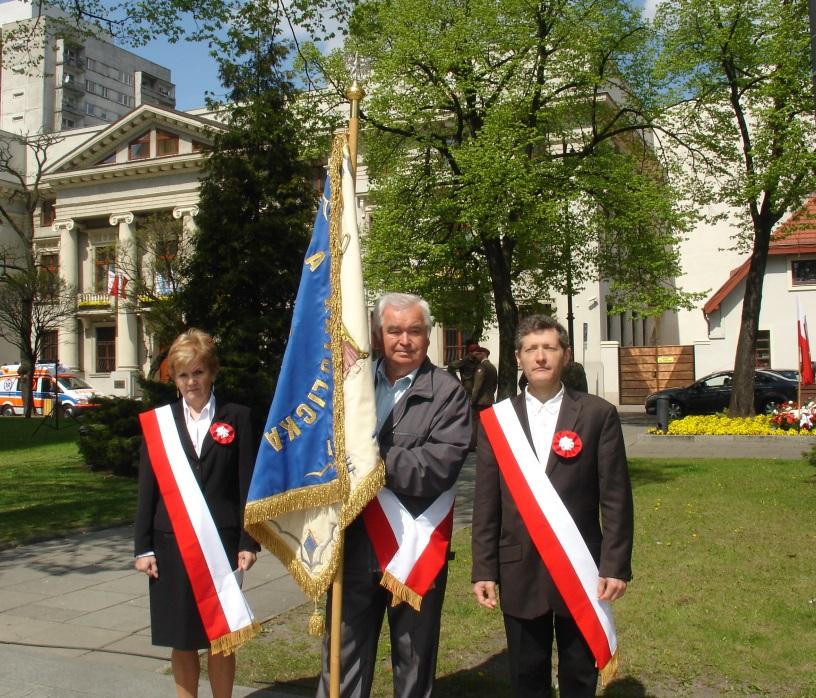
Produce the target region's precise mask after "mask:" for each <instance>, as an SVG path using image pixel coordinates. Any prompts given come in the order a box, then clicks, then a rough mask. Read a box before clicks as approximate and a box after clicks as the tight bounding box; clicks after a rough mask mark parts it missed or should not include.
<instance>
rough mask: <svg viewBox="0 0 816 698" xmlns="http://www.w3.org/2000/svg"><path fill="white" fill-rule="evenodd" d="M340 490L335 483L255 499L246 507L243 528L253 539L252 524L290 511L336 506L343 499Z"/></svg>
mask: <svg viewBox="0 0 816 698" xmlns="http://www.w3.org/2000/svg"><path fill="white" fill-rule="evenodd" d="M342 489H343V487H342V485H341V483H340V482H338V481H335V482H332V483H329V484H327V485H322V486H312V487H299V488H297V489H292V490H287V491H286V492H281V493H280V494H276V495H273V496H272V497H267V498H265V499H256V500H255V501H254V502H250V503H248V504H247V505H246V510H245V512H244V524H245V528H246V530H247V531H248V532H249V533H250V534H252V535H253V537H255V536H254V533H253V530H252V528H250V526H251V525H252V524H257V523H263V522H264V521H269V519H274V518H275V517H276V516H279V515H280V514H288V513H289V512H292V511H300V510H301V509H310V508H313V507H323V506H329V505H331V504H337V503H339V502H341V501H342V499H343V492H342Z"/></svg>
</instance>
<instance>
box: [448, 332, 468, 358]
mask: <svg viewBox="0 0 816 698" xmlns="http://www.w3.org/2000/svg"><path fill="white" fill-rule="evenodd" d="M466 346H467V342H466V340H465V333H464V332H462V330H457V329H448V328H447V327H446V328H445V333H444V346H443V356H444V357H445V358H444V361H445V365H447V364H449V363H451V362H452V361H456V360H457V359H461V358H462V357H463V356H464V355H465V347H466Z"/></svg>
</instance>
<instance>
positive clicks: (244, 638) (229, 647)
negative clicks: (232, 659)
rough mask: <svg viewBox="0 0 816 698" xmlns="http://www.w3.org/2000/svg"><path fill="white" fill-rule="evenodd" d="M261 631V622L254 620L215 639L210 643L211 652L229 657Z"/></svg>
mask: <svg viewBox="0 0 816 698" xmlns="http://www.w3.org/2000/svg"><path fill="white" fill-rule="evenodd" d="M260 632H261V624H260V623H259V622H258V621H257V620H253V621H252V623H251V625H247V626H246V627H244V628H241V629H239V630H235V631H234V632H231V633H227V634H226V635H222V636H221V637H218V638H216V639H215V640H213V641H212V642H211V643H210V652H212V653H213V654H223V655H224V656H225V657H228V656H229V655H231V654H232V653H233V652H235V650H237V649H238V648H239V647H240V646H241V645H244V644H246V643H247V642H249V641H250V640H251V639H252V638H253V637H255V636H256V635H258V634H259V633H260Z"/></svg>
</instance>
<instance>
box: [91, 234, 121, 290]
mask: <svg viewBox="0 0 816 698" xmlns="http://www.w3.org/2000/svg"><path fill="white" fill-rule="evenodd" d="M115 271H116V248H115V247H114V246H113V245H105V246H99V247H96V248H94V291H96V292H97V293H107V292H108V286H109V280H110V279H112V278H113V275H114V273H115Z"/></svg>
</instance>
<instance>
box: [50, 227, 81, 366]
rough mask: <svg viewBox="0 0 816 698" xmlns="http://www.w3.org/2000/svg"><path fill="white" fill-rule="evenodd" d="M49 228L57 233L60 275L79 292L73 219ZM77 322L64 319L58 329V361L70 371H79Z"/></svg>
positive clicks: (72, 288) (77, 253)
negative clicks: (58, 238)
mask: <svg viewBox="0 0 816 698" xmlns="http://www.w3.org/2000/svg"><path fill="white" fill-rule="evenodd" d="M51 230H53V231H54V232H55V233H59V236H60V251H59V266H60V276H61V277H62V279H63V281H65V284H66V285H67V286H68V288H69V289H71V290H72V292H73V293H78V292H79V243H78V242H77V236H78V234H79V230H78V228H77V226H76V223H75V222H74V221H73V219H70V218H69V219H66V220H61V221H55V222H54V224H53V225H52V226H51ZM77 332H78V329H77V323H76V322H75V321H73V320H66V321H65V322H64V323H63V324H62V325H61V326H60V328H59V330H58V345H57V346H58V348H57V351H58V353H59V360H60V362H61V363H62V364H63V365H64V366H66V367H67V368H68V369H69V370H71V371H79V369H80V366H79V341H80V338H79V337H78V336H77Z"/></svg>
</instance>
